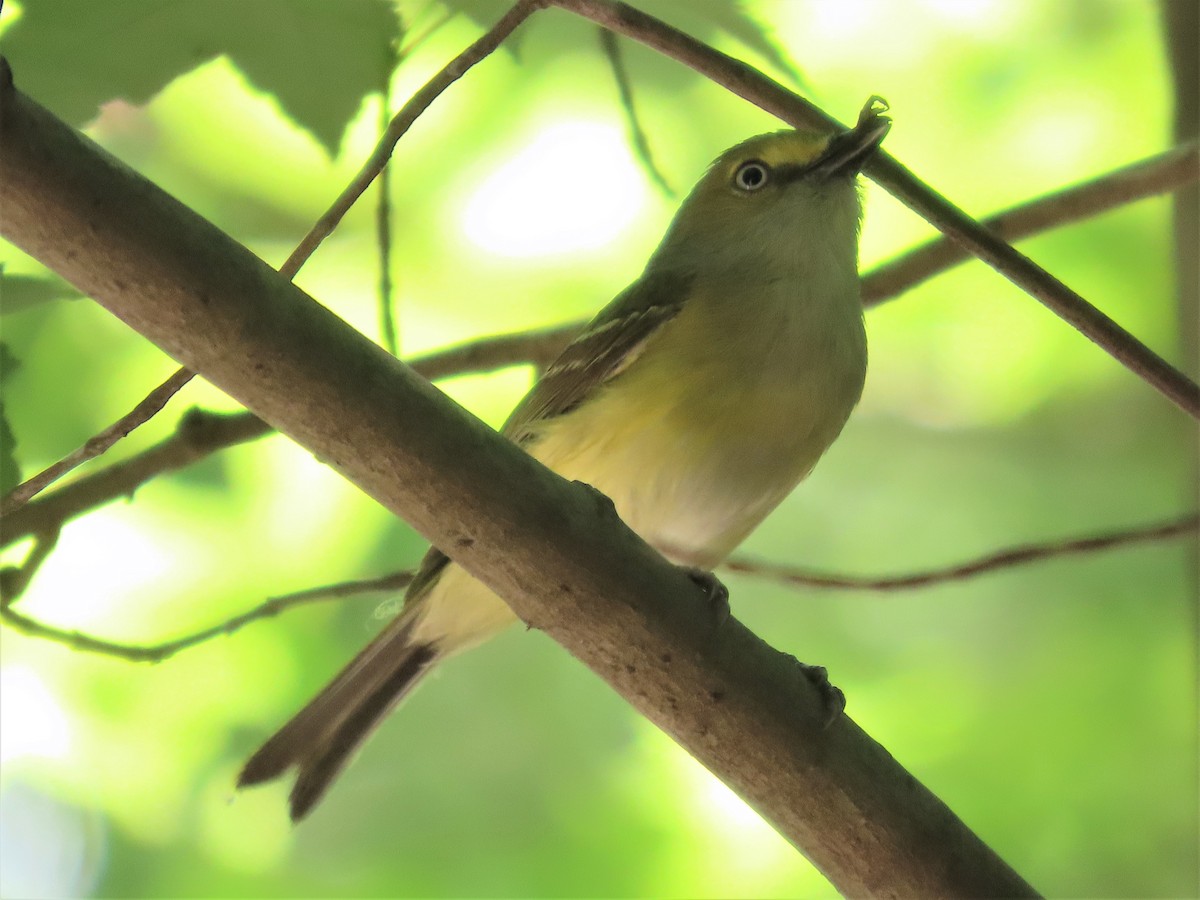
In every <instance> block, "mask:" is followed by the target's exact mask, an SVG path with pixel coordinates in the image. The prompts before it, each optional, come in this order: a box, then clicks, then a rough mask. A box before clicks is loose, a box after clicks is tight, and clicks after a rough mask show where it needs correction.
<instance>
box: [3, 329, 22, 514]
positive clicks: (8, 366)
mask: <svg viewBox="0 0 1200 900" xmlns="http://www.w3.org/2000/svg"><path fill="white" fill-rule="evenodd" d="M19 366H20V362H19V361H18V360H17V358H16V357H15V356H13V355H12V354H11V353H10V352H9V350H8V345H7V344H4V343H0V496H2V495H4V494H7V493H8V492H9V491H11V490H12V489H13V488H15V487H16V486H17V485H18V484H20V483H21V466H20V464H18V463H17V436H16V435H15V434H13V430H12V428H11V427H10V426H9V424H8V417H7V416H5V414H4V389H5V387H6V383H7V381H8V378H9V376H10V375H12V373H13V372H15V371H16V370H17V368H18V367H19Z"/></svg>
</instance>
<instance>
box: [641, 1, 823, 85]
mask: <svg viewBox="0 0 1200 900" xmlns="http://www.w3.org/2000/svg"><path fill="white" fill-rule="evenodd" d="M634 6H636V7H638V8H639V9H641V10H642V11H643V12H646V13H649V14H650V15H652V16H654V17H655V18H658V19H662V20H663V21H664V22H668V23H669V24H671V25H674V26H675V27H676V28H678V29H679V30H680V31H686V32H687V33H688V34H690V35H691V36H692V37H694V38H696V39H697V40H701V41H705V42H706V43H708V42H711V41H712V40H713V39H714V38H716V37H719V36H720V35H727V36H728V37H731V38H733V39H734V40H736V41H737V42H738V43H740V44H743V45H744V46H746V47H747V48H749V49H750V50H753V51H754V52H755V53H757V54H759V55H760V56H762V57H763V58H764V59H766V60H767V61H768V62H769V63H770V64H771V65H773V66H775V68H777V69H779V70H780V71H781V72H784V73H786V74H787V75H788V76H789V77H790V78H792V79H794V80H795V81H797V82H802V81H803V78H802V77H801V75H800V72H799V70H798V69H797V68H796V65H795V63H793V62H792V61H791V60H790V59H788V57H787V54H786V53H784V51H783V48H782V47H780V46H779V44H778V43H777V42H776V41H775V38H774V36H773V35H772V34H771V32H770V30H769V29H768V28H767V27H766V26H765V25H764V24H763V23H762V22H760V21H759V20H758V19H756V18H755V17H754V16H753V15H751V13H750V10H749V9H748V8H747V4H746V2H745V0H704V2H702V3H680V2H679V0H636V2H635V3H634Z"/></svg>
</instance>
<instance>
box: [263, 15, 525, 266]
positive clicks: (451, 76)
mask: <svg viewBox="0 0 1200 900" xmlns="http://www.w3.org/2000/svg"><path fill="white" fill-rule="evenodd" d="M545 4H546V0H518V2H517V3H516V4H515V5H514V6H513V7H512V9H510V10H509V11H508V12H507V13H505V14H504V16H503V18H501V19H500V21H498V22H497V23H496V24H495V25H493V26H492V27H491V29H489V30H488V31H487V32H486V33H485V34H484V35H483V37H481V38H479V40H477V41H475V43H473V44H471V46H469V47H468V48H467V49H466V50H464V51H463V52H462V53H460V54H459V55H458V56H456V57H454V59H452V60H451V61H450V62H449V63H448V64H447V65H446V66H445V68H443V69H442V70H441V71H440V72H438V74H437V75H435V76H434V77H433V78H431V79H430V80H429V81H427V82H426V83H425V85H424V86H423V87H422V88H421V89H420V90H419V91H417V92H416V93H415V94H413V95H412V97H411V98H410V99H409V101H408V102H407V103H405V104H404V106H403V107H402V108H401V109H400V111H399V112H398V113H396V115H395V116H394V117H393V118H392V121H391V124H390V125H389V126H388V128H387V131H385V132H384V134H383V136H382V137H381V138H380V139H379V142H378V143H377V144H376V145H375V150H374V151H373V152H372V153H371V156H370V157H369V158H368V159H367V162H366V163H365V164H364V165H363V167H362V169H360V170H359V173H358V174H357V175H355V176H354V179H353V180H352V181H351V182H350V184H349V185H347V187H346V189H345V190H344V191H342V193H341V194H340V195H338V198H337V199H336V200H335V201H334V202H333V205H332V206H330V208H329V209H328V210H327V211H326V212H325V214H324V215H323V216H321V218H320V219H318V220H317V222H316V224H315V225H313V227H312V228H311V229H309V232H308V234H307V235H305V236H304V239H303V240H302V241H301V242H300V245H299V246H298V247H297V248H296V250H295V251H294V252H293V253H292V255H291V256H290V257H288V260H287V262H285V263H284V264H283V267H282V268H281V269H280V270H279V271H280V272H283V273H285V274H287V273H288V272H289V271H290V270H292V269H293V266H294V267H295V268H296V269H298V268H299V267H300V265H301V264H303V261H304V260H306V259H308V257H309V256H311V255H312V253H313V251H315V250H316V249H317V247H318V246H320V244H321V242H322V241H323V240H325V238H327V237H328V236H329V235H330V234H331V233H332V232H333V229H335V228H336V227H337V226H338V223H339V222H341V221H342V217H343V216H345V215H346V213H347V212H348V211H349V210H350V207H352V206H353V205H354V204H355V203H356V202H357V201H358V198H359V197H361V196H362V195H363V192H364V191H366V189H367V188H368V187H370V186H371V182H372V181H374V180H375V177H376V176H377V175H378V174H379V173H380V172H381V171H382V170H383V167H384V166H385V165H387V161H388V159H389V158H391V155H392V151H393V150H394V149H395V147H396V142H397V141H399V140H400V138H402V137H403V136H404V134H405V132H407V131H408V129H409V128H411V127H412V124H413V122H415V121H416V120H417V117H418V116H420V115H421V113H423V112H424V111H425V110H426V109H428V108H429V105H430V104H431V103H433V101H434V100H436V99H437V98H438V97H439V96H441V94H442V92H443V91H445V90H446V88H448V87H450V85H452V84H454V82H456V81H458V79H460V78H462V77H463V75H465V74H466V73H467V71H468V70H470V69H471V68H472V67H473V66H474V65H475V64H476V63H478V62H480V61H481V60H482V59H484V58H485V57H486V56H488V55H490V54H491V53H492V52H493V51H494V50H495V49H496V48H497V47H499V46H500V44H501V42H502V41H503V40H504V39H505V38H506V37H508V36H509V35H510V34H511V33H512V32H513V31H515V30H516V28H517V26H518V25H520V24H521V23H522V22H524V21H525V20H526V19H527V18H529V16H530V15H531V14H532V13H534V12H535V11H537V10H538V9H541V8H542V7H543V6H545Z"/></svg>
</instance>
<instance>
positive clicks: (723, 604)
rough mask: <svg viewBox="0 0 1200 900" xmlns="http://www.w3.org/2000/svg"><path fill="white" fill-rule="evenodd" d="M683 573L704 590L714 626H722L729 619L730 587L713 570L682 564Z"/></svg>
mask: <svg viewBox="0 0 1200 900" xmlns="http://www.w3.org/2000/svg"><path fill="white" fill-rule="evenodd" d="M681 568H682V569H683V573H684V574H685V575H687V577H688V578H690V579H691V580H692V581H693V582H694V583H695V584H696V586H697V587H698V588H700V590H702V591H704V600H705V602H706V603H707V604H708V608H709V610H710V612H711V613H712V617H713V627H714V628H720V627H721V626H722V625H724V624H725V622H726V620H728V619H729V588H727V587H725V585H724V584H722V583H721V579H719V578H717V576H716V575H714V574H713V573H712V572H708V571H705V570H704V569H696V568H693V567H691V566H682V567H681Z"/></svg>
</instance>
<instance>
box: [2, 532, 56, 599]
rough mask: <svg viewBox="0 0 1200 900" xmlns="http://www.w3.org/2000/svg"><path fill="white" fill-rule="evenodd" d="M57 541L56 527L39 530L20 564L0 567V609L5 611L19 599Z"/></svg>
mask: <svg viewBox="0 0 1200 900" xmlns="http://www.w3.org/2000/svg"><path fill="white" fill-rule="evenodd" d="M56 543H58V529H52V530H47V531H43V532H41V533H40V534H39V535H38V536H37V538H36V540H35V541H34V544H33V547H31V548H30V550H29V554H28V555H27V556H26V557H25V561H24V562H23V563H21V565H20V566H15V567H14V566H8V567H5V568H4V569H0V611H7V610H8V608H9V607H10V606H12V605H13V604H14V603H16V602H17V600H18V599H20V596H21V595H22V594H23V593H25V589H26V588H27V587H29V582H31V581H32V580H33V576H34V575H36V574H37V570H38V569H39V568H41V565H42V563H44V562H45V561H46V558H47V557H48V556H49V555H50V554H51V553H52V552H53V550H54V545H55V544H56Z"/></svg>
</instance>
